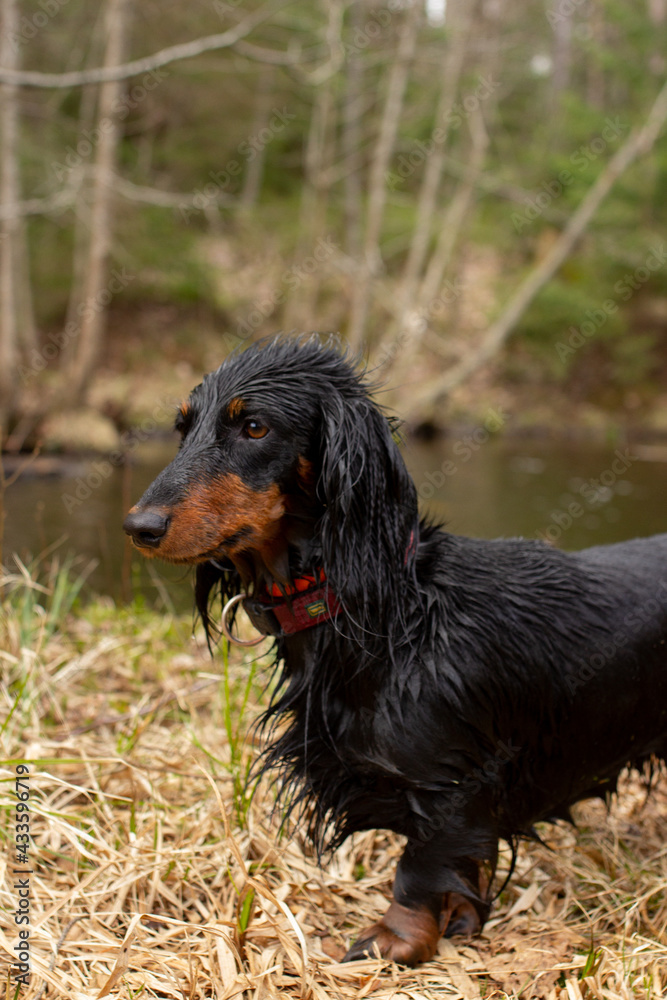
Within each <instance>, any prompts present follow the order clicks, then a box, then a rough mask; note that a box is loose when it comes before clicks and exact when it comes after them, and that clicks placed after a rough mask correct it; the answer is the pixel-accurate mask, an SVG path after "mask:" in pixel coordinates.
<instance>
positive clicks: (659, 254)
mask: <svg viewBox="0 0 667 1000" xmlns="http://www.w3.org/2000/svg"><path fill="white" fill-rule="evenodd" d="M0 9H1V11H2V18H3V21H2V24H3V28H2V42H1V47H0V91H1V102H2V115H1V118H0V144H1V154H0V172H1V176H0V195H1V198H0V226H1V230H0V399H1V406H0V420H1V422H2V426H3V428H4V444H5V448H6V450H8V451H19V450H25V449H30V448H33V447H34V446H35V444H36V443H37V442H39V441H41V442H42V443H44V442H46V446H47V447H68V446H72V445H76V444H77V433H78V434H79V436H80V441H79V442H78V443H80V444H81V445H82V446H87V445H91V446H93V447H94V446H99V447H102V448H109V447H111V446H112V445H113V441H114V439H115V438H117V437H118V435H119V434H122V431H123V429H124V428H125V427H127V426H128V425H130V424H132V422H133V421H134V420H136V419H138V418H139V417H140V416H141V415H142V414H143V413H144V412H151V410H152V409H155V401H156V400H158V399H159V400H163V399H164V398H166V396H167V395H169V393H173V394H174V395H179V394H180V393H182V392H183V391H187V390H188V389H189V388H190V387H191V385H192V384H193V378H194V379H195V381H198V380H199V376H200V375H201V373H202V372H203V371H205V370H206V369H207V368H211V367H214V366H217V364H219V363H220V360H221V359H222V357H224V356H225V354H226V353H228V351H229V350H230V349H232V348H233V347H236V346H238V345H242V344H243V343H246V342H248V341H249V340H251V339H255V338H257V337H259V336H262V335H265V334H267V333H271V332H273V331H276V330H279V329H282V330H294V329H298V330H310V329H316V330H324V331H338V332H340V333H341V334H342V336H343V338H344V339H345V340H347V342H349V344H350V345H351V347H352V348H353V349H354V350H360V351H361V353H362V354H363V355H364V357H366V358H368V359H369V360H370V361H371V363H372V364H374V365H379V366H380V369H381V371H382V376H383V378H384V379H385V381H386V383H387V384H388V385H389V386H391V387H392V395H391V402H392V403H394V404H395V405H396V407H397V409H399V410H400V412H402V413H403V414H404V415H405V416H406V417H407V418H408V420H409V422H410V423H411V424H412V425H413V426H416V425H420V424H421V425H422V426H424V425H426V426H431V425H432V424H433V423H436V424H439V425H442V424H443V423H446V422H447V419H449V418H451V417H452V415H454V416H455V415H456V413H457V411H463V412H466V411H469V410H474V409H475V406H476V405H478V401H479V400H480V399H481V398H482V397H483V395H484V391H485V389H486V387H487V386H488V383H489V381H492V382H494V383H495V384H496V385H500V386H502V389H503V392H504V393H505V397H504V398H505V399H506V404H507V406H508V407H509V408H510V409H514V410H515V411H518V412H519V413H520V419H518V420H515V421H513V427H516V428H521V427H522V426H525V425H533V424H540V425H542V426H547V425H548V426H550V427H552V428H553V427H557V426H560V425H562V426H565V427H568V428H571V426H572V425H576V426H577V427H580V428H584V429H586V428H590V427H592V428H594V429H596V428H597V429H604V427H606V426H607V424H608V422H609V420H612V422H616V423H619V422H620V423H624V424H627V423H630V424H634V425H639V426H641V427H642V428H643V429H644V430H647V431H649V432H657V433H662V432H666V431H667V396H666V395H665V389H664V386H665V374H666V373H667V268H666V267H665V264H666V263H667V245H666V244H665V242H664V232H665V215H666V214H667V207H666V204H667V198H666V197H665V194H666V191H667V171H666V166H667V143H666V142H665V139H664V137H662V135H661V133H662V129H663V125H664V121H665V118H666V117H667V91H666V89H665V69H666V66H665V53H666V52H667V46H666V44H665V41H666V38H665V34H666V25H667V3H666V2H665V0H642V2H640V3H637V4H628V3H624V2H622V0H595V2H593V0H547V2H544V3H543V2H534V3H529V4H526V3H522V2H519V0H447V2H446V3H445V2H444V0H440V2H438V0H429V2H427V3H422V2H410V0H389V2H387V3H378V4H376V3H374V2H369V0H356V2H345V0H322V2H315V3H305V2H299V0H291V2H285V0H268V2H259V0H249V2H247V3H239V2H234V0H232V2H222V0H194V2H192V3H189V4H187V5H181V4H177V3H173V2H160V3H154V2H150V0H149V2H143V3H141V4H131V3H130V2H129V0H104V2H101V3H97V4H90V3H83V2H80V0H38V2H37V3H24V2H21V0H2V2H1V3H0ZM47 70H48V72H46V71H47ZM82 413H83V415H84V419H81V414H82ZM77 414H78V415H79V419H78V421H77V419H76V416H77ZM167 420H168V417H167ZM77 428H78V431H77Z"/></svg>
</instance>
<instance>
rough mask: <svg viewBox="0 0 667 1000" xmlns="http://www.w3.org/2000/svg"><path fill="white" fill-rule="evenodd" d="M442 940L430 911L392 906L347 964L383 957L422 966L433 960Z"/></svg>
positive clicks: (364, 936) (352, 951)
mask: <svg viewBox="0 0 667 1000" xmlns="http://www.w3.org/2000/svg"><path fill="white" fill-rule="evenodd" d="M439 937H440V929H439V927H438V923H437V921H436V919H435V917H434V916H433V914H432V913H431V911H430V910H428V909H426V908H424V909H419V910H412V909H409V908H408V907H406V906H401V904H400V903H392V904H391V906H390V907H389V909H388V910H387V912H386V913H385V915H384V917H383V918H382V920H380V921H379V923H377V924H373V926H372V927H368V928H367V929H366V930H365V931H362V932H361V934H360V935H359V937H358V938H357V940H356V941H355V943H354V944H353V945H352V947H351V948H350V950H349V951H348V953H347V955H346V956H345V959H344V961H345V962H354V961H355V960H357V959H360V958H368V957H370V958H375V957H377V956H378V955H380V956H381V957H382V958H386V959H389V960H390V961H392V962H397V963H398V964H399V965H419V964H420V963H421V962H428V960H429V959H430V958H432V957H433V955H434V954H435V950H436V947H437V944H438V938H439Z"/></svg>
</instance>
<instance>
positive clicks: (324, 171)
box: [284, 0, 344, 329]
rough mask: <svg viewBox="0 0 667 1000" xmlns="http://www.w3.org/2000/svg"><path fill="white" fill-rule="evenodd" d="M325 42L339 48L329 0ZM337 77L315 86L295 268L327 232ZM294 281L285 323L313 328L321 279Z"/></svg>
mask: <svg viewBox="0 0 667 1000" xmlns="http://www.w3.org/2000/svg"><path fill="white" fill-rule="evenodd" d="M326 6H327V8H328V15H329V16H328V21H327V26H326V29H325V41H326V43H327V47H328V49H329V51H334V50H335V48H336V47H337V46H339V45H340V44H341V36H342V20H343V9H344V8H343V5H342V4H341V3H339V2H338V0H336V2H334V0H329V2H328V3H327V4H326ZM335 81H336V76H335V74H334V73H329V74H327V75H326V76H325V77H324V78H323V79H322V80H321V81H320V82H318V83H317V85H316V86H317V90H316V93H315V103H314V105H313V111H312V116H311V120H310V128H309V131H308V144H307V146H306V155H305V183H304V186H303V193H302V197H301V209H300V217H301V219H300V226H299V229H300V239H299V245H298V247H297V253H296V258H297V259H296V267H297V268H300V266H301V264H302V263H303V261H304V260H305V259H306V258H309V257H311V256H312V254H313V252H314V249H315V245H316V243H317V240H318V239H319V238H321V237H322V236H323V234H324V233H325V232H326V222H327V212H328V208H329V195H330V191H331V176H332V173H331V169H330V167H331V163H332V160H333V146H334V121H333V120H334V115H335V99H334V86H335ZM303 274H304V276H303V277H300V278H298V279H297V284H296V287H294V290H293V292H292V293H291V294H290V295H289V297H288V300H287V305H286V308H285V315H284V322H285V326H286V327H287V328H288V329H291V328H293V327H299V326H312V325H313V324H314V323H316V320H315V311H316V302H317V298H318V295H319V287H320V277H319V275H318V273H317V271H314V272H311V273H310V274H309V275H308V276H305V275H306V272H305V271H304V272H303Z"/></svg>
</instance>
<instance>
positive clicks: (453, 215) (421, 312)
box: [391, 108, 489, 382]
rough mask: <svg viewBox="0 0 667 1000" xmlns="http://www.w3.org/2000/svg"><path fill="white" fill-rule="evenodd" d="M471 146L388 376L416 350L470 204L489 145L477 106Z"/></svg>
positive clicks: (394, 375) (398, 370)
mask: <svg viewBox="0 0 667 1000" xmlns="http://www.w3.org/2000/svg"><path fill="white" fill-rule="evenodd" d="M469 125H470V133H471V136H472V146H471V151H470V156H469V159H468V169H467V171H466V178H465V180H462V181H461V182H460V184H459V185H458V187H457V189H456V192H455V193H454V196H453V198H452V199H451V201H450V202H449V204H448V205H447V208H446V209H445V212H444V215H443V216H442V217H441V219H440V221H439V235H438V240H437V242H436V246H435V250H434V251H433V254H432V255H431V258H430V260H429V262H428V267H427V268H426V274H425V275H424V278H423V280H422V282H421V285H420V287H419V291H418V292H417V293H416V295H414V296H413V300H412V308H409V309H406V311H405V313H404V315H403V322H402V325H401V350H400V353H398V352H395V353H394V364H393V365H392V366H391V370H392V379H393V380H395V381H398V382H400V381H402V379H403V374H402V372H403V369H404V368H405V367H406V366H407V365H409V363H410V361H411V359H412V358H414V355H415V352H416V351H418V350H419V348H420V346H421V343H422V340H423V338H424V335H425V334H426V331H427V330H428V318H429V316H430V315H431V314H432V313H433V312H434V311H435V312H437V311H438V310H437V309H436V308H435V306H436V305H437V300H438V295H439V293H440V289H441V286H442V281H443V278H444V275H445V272H446V270H447V268H448V266H449V263H450V260H451V257H452V253H453V250H454V247H455V246H456V244H457V242H458V239H459V236H460V234H461V230H462V229H463V224H464V221H465V219H466V216H467V214H468V211H469V209H470V205H471V204H472V200H473V196H474V194H475V190H476V186H477V180H478V177H479V174H480V172H481V170H482V166H483V164H484V158H485V156H486V151H487V148H488V145H489V136H488V133H487V131H486V128H485V126H484V119H483V117H482V112H481V109H480V108H477V109H476V110H475V111H473V112H472V113H471V115H470V118H469Z"/></svg>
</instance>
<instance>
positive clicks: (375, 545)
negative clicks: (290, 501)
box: [317, 394, 418, 639]
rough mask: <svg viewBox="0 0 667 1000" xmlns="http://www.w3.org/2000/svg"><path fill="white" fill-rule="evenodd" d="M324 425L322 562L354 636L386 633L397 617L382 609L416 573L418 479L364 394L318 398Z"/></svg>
mask: <svg viewBox="0 0 667 1000" xmlns="http://www.w3.org/2000/svg"><path fill="white" fill-rule="evenodd" d="M322 432H323V433H322V437H323V449H322V452H321V455H320V463H319V481H318V486H317V493H318V497H319V499H320V500H321V501H322V502H323V504H324V508H325V510H324V515H323V517H322V519H321V522H320V537H321V544H322V561H323V569H324V572H325V575H326V577H327V580H328V581H329V584H330V586H331V587H332V589H333V590H334V591H335V593H336V596H337V598H338V599H339V601H340V603H341V605H342V609H343V612H344V613H345V614H346V615H347V617H348V618H349V620H350V621H351V623H352V624H353V625H356V626H358V627H359V628H360V629H361V631H358V630H357V629H355V630H354V631H356V632H357V635H358V637H359V638H360V639H362V638H363V636H362V633H364V634H365V633H368V632H374V633H375V634H378V632H381V633H383V634H384V635H385V636H386V635H387V634H391V633H392V632H393V631H394V627H395V626H396V625H397V624H398V623H397V622H395V621H394V622H391V621H388V619H387V616H388V615H389V616H391V617H395V616H396V606H397V600H396V598H398V597H399V596H400V593H401V592H402V593H403V596H405V586H406V581H407V580H408V579H409V577H410V576H411V574H412V573H413V564H414V548H415V546H416V542H417V528H418V514H417V494H416V490H415V486H414V483H413V482H412V479H411V478H410V476H409V474H408V471H407V469H406V468H405V464H404V462H403V458H402V456H401V454H400V452H399V450H398V447H397V445H396V442H395V441H394V437H393V428H392V425H391V424H390V422H389V420H388V419H387V417H385V416H384V415H383V414H382V413H381V412H380V410H379V409H378V407H377V406H375V404H374V403H372V401H371V400H370V399H369V398H368V397H367V396H365V395H359V396H358V397H357V398H354V399H352V400H350V399H346V398H344V397H343V396H342V394H340V395H339V394H332V396H331V397H330V398H329V399H328V400H325V402H324V403H323V426H322ZM399 617H400V612H399ZM392 626H394V627H392Z"/></svg>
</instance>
